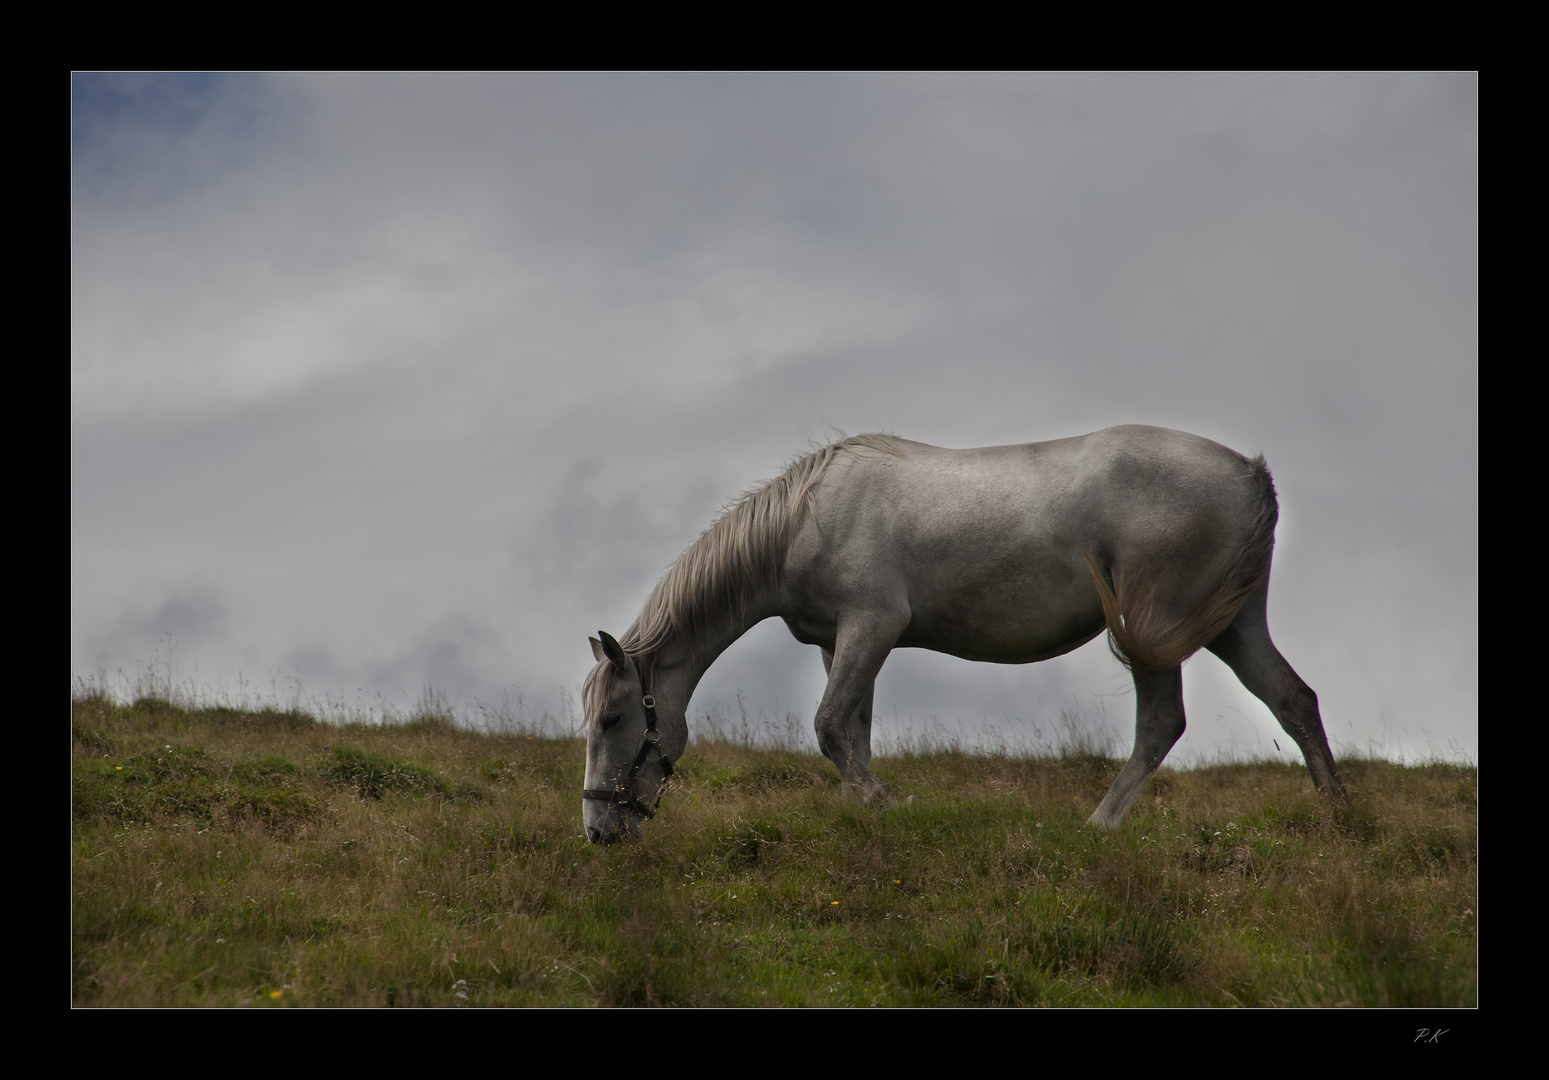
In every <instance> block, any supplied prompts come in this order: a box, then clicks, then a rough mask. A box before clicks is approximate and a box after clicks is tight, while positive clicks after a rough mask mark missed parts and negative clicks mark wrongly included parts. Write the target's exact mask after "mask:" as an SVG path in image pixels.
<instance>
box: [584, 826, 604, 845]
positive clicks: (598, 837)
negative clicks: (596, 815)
mask: <svg viewBox="0 0 1549 1080" xmlns="http://www.w3.org/2000/svg"><path fill="white" fill-rule="evenodd" d="M586 838H587V839H588V840H590V841H591V842H592V843H594V844H600V843H602V830H601V829H597V828H593V827H592V826H590V825H588V826H587V827H586Z"/></svg>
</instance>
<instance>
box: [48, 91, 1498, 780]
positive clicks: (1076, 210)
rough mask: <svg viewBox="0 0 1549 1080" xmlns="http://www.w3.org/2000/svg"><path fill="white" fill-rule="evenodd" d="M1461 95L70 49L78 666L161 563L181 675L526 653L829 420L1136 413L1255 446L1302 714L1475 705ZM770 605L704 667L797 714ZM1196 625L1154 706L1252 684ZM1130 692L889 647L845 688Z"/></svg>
mask: <svg viewBox="0 0 1549 1080" xmlns="http://www.w3.org/2000/svg"><path fill="white" fill-rule="evenodd" d="M1477 142H1478V121H1477V78H1475V77H1473V76H1457V75H1442V76H1411V75H1405V76H1294V75H1290V76H1217V75H1207V76H1078V77H1070V76H1043V77H1026V78H1023V77H1010V78H999V77H994V78H990V77H977V76H975V77H921V78H914V77H875V76H817V77H807V76H749V77H739V76H684V77H671V76H649V75H648V76H559V77H554V76H526V77H510V78H506V77H488V78H486V77H420V76H369V77H356V76H349V77H282V78H273V77H240V78H198V79H191V78H183V77H180V78H174V79H163V78H156V77H150V78H146V77H136V78H132V79H120V78H118V77H91V78H86V79H79V78H78V79H77V81H76V84H75V100H74V104H73V112H72V152H73V159H72V204H71V214H72V240H71V244H72V263H71V320H72V326H71V420H72V431H71V440H72V465H71V469H72V472H71V480H72V486H71V500H72V501H71V509H72V616H71V626H72V630H71V634H72V645H71V650H72V652H71V656H72V661H71V662H72V667H73V668H75V669H77V670H79V669H81V668H84V667H88V666H91V667H99V666H106V667H109V668H111V667H112V666H114V664H115V663H117V662H118V661H115V660H113V659H112V656H113V654H114V652H115V650H119V651H122V650H124V649H129V648H130V647H131V646H130V645H129V644H127V642H128V639H127V638H122V635H121V634H120V633H119V631H118V630H113V629H112V628H115V627H124V626H127V625H129V623H130V622H133V620H134V619H135V618H139V617H140V616H138V615H135V614H134V613H135V612H141V613H143V612H145V611H147V610H154V606H155V603H158V602H160V601H156V600H153V599H147V598H148V597H157V596H170V595H173V593H174V592H175V591H176V590H177V589H180V588H186V587H187V583H188V582H194V581H197V582H205V583H214V584H211V585H209V586H208V587H210V588H212V589H215V590H217V591H218V595H219V597H220V604H221V608H220V610H221V612H222V616H221V620H220V621H219V622H218V623H216V622H211V623H208V624H200V623H199V622H198V620H197V619H195V620H192V621H189V622H188V623H187V624H186V625H187V629H185V630H180V631H179V634H180V635H181V637H180V640H181V641H182V644H181V645H180V648H181V649H183V650H184V653H185V655H188V656H189V657H191V658H192V657H194V656H197V659H198V662H199V664H200V670H201V671H202V672H204V673H205V674H206V675H207V676H208V677H209V678H211V679H216V680H220V679H226V680H231V679H233V678H234V673H235V671H236V670H237V669H238V667H239V665H240V666H243V667H245V668H246V669H248V670H251V668H252V666H253V663H254V662H257V663H261V664H264V665H270V666H281V665H284V664H287V663H291V664H294V665H296V666H298V667H306V668H307V669H308V670H307V671H306V672H304V673H303V677H304V678H305V679H306V680H307V681H308V685H309V686H317V685H318V683H319V682H321V683H324V684H325V686H318V689H320V690H321V689H324V688H329V689H332V690H337V691H338V692H341V693H353V692H354V691H355V690H356V689H357V688H359V689H364V690H366V691H367V692H369V693H379V694H383V695H390V694H397V693H399V692H400V690H403V691H404V692H406V693H411V694H412V693H416V692H417V691H418V689H419V687H421V686H422V685H423V684H424V683H426V682H432V681H433V682H436V683H438V684H445V685H446V686H447V688H448V689H449V690H455V692H457V693H460V694H465V695H467V696H469V697H480V698H483V699H485V700H494V699H498V698H499V696H500V695H501V694H502V693H503V692H505V691H507V690H509V689H511V688H521V689H523V690H525V691H526V692H527V693H528V694H529V695H531V696H532V698H533V699H534V700H535V701H540V702H557V696H556V695H557V691H558V688H559V687H561V686H565V687H573V686H574V684H575V683H576V682H577V681H578V680H579V679H580V677H581V676H582V675H583V674H584V673H585V670H586V668H587V666H588V665H589V655H590V654H589V652H588V651H587V649H586V646H585V636H586V635H587V634H588V633H593V632H595V631H596V630H597V629H599V628H600V627H607V628H610V629H613V630H614V631H615V632H617V631H620V630H622V628H623V627H624V626H625V625H627V623H628V622H629V620H630V619H631V618H632V617H633V615H634V613H635V611H636V610H637V609H638V606H639V604H640V602H641V601H642V600H643V598H644V596H645V593H646V591H647V590H648V589H649V587H650V584H651V582H652V581H653V580H654V578H655V576H656V575H657V574H658V573H659V572H660V571H661V570H662V569H663V568H664V567H665V566H666V565H667V564H668V563H669V562H670V561H671V559H672V558H673V557H675V556H676V554H677V553H678V552H679V551H681V550H682V549H683V547H684V546H686V545H687V544H688V543H689V542H690V541H691V540H692V539H693V537H694V536H695V535H697V533H698V532H699V530H700V529H702V528H703V527H704V526H705V525H706V524H708V522H709V521H710V519H711V518H712V517H713V516H714V514H715V513H716V512H717V510H718V509H719V508H720V506H721V505H722V504H723V503H724V502H725V500H726V499H728V498H730V497H731V496H733V495H735V494H736V493H737V492H739V491H741V490H743V489H745V488H746V487H747V486H749V485H750V484H753V483H755V482H757V481H759V480H762V479H767V478H768V477H770V476H772V475H773V474H774V473H775V471H776V470H777V469H778V467H779V465H780V464H781V462H782V461H784V460H786V459H788V458H789V457H790V456H791V455H793V454H795V453H798V452H800V451H801V450H802V449H803V448H804V447H805V446H806V445H807V444H808V443H809V441H812V440H823V439H825V438H826V437H827V436H828V435H829V434H830V433H831V431H832V430H833V429H835V428H842V429H845V430H848V431H852V432H854V431H861V430H870V429H878V428H882V429H887V430H891V431H894V432H897V433H898V434H901V435H905V436H908V437H910V438H916V439H922V440H925V441H929V442H937V443H941V444H945V445H983V444H989V443H1002V442H1022V441H1029V440H1035V439H1044V438H1055V437H1060V436H1064V435H1071V434H1078V433H1081V432H1084V431H1089V430H1092V429H1095V428H1098V427H1102V426H1105V425H1107V424H1112V423H1126V422H1144V423H1155V424H1162V425H1166V426H1173V427H1180V428H1185V429H1188V430H1193V431H1197V432H1199V433H1200V434H1203V435H1206V436H1208V437H1211V438H1215V439H1218V440H1219V441H1222V442H1225V443H1227V444H1228V445H1232V446H1235V447H1237V448H1239V449H1241V450H1244V451H1247V452H1250V453H1252V452H1257V451H1261V450H1262V451H1263V452H1264V453H1265V454H1266V455H1267V457H1268V459H1269V462H1270V464H1271V466H1272V467H1273V468H1274V470H1275V474H1276V478H1277V482H1278V484H1279V487H1280V491H1281V496H1282V508H1283V510H1282V526H1281V531H1280V543H1279V547H1278V549H1277V552H1278V553H1277V561H1276V568H1275V577H1274V587H1273V589H1272V592H1271V626H1272V628H1273V629H1274V631H1275V633H1276V636H1277V640H1278V641H1279V642H1280V643H1281V645H1282V647H1283V649H1284V650H1285V652H1286V653H1287V655H1288V656H1289V657H1290V659H1291V660H1292V663H1293V664H1296V665H1297V667H1298V668H1299V670H1301V671H1302V673H1303V674H1304V675H1305V676H1306V677H1307V678H1308V680H1309V682H1311V683H1312V684H1313V685H1314V687H1315V688H1316V689H1317V690H1318V691H1319V694H1320V697H1321V699H1322V701H1323V704H1324V707H1325V713H1326V716H1327V717H1328V718H1329V724H1330V728H1331V732H1332V733H1333V734H1334V736H1335V738H1336V739H1340V740H1343V741H1344V742H1346V743H1350V742H1354V743H1357V744H1359V745H1362V746H1364V745H1366V744H1367V743H1368V742H1370V741H1372V740H1374V739H1390V741H1391V738H1392V737H1394V736H1393V735H1392V733H1398V734H1399V735H1402V736H1403V737H1404V738H1406V739H1408V740H1409V742H1407V743H1406V745H1407V746H1411V747H1423V745H1424V743H1425V740H1426V739H1429V740H1430V742H1431V743H1432V744H1434V745H1436V746H1437V747H1438V748H1444V747H1445V746H1446V745H1447V744H1448V742H1449V741H1452V742H1455V743H1456V744H1458V745H1460V746H1462V747H1463V748H1464V750H1465V751H1466V752H1469V753H1477V725H1478V706H1477V686H1478V583H1477V582H1478V579H1477V574H1478V482H1477V475H1478V219H1477V213H1478V209H1477V208H1478V148H1477ZM212 595H215V594H212ZM126 620H128V621H126ZM104 628H109V629H107V630H105V629H104ZM783 634H784V631H783V629H780V628H779V627H778V625H776V626H773V627H770V626H766V627H761V628H759V629H758V630H757V631H755V633H753V634H751V635H749V637H748V638H747V639H745V640H744V641H743V642H741V643H739V645H738V646H737V647H736V648H734V649H733V650H732V651H731V652H729V653H728V654H727V656H726V657H724V658H723V659H722V661H721V662H720V663H719V664H718V665H717V666H716V668H714V669H712V672H711V675H710V678H709V679H708V680H707V682H706V684H705V686H704V688H703V691H702V693H701V701H702V703H703V704H704V705H705V706H706V707H708V706H710V705H712V704H714V703H715V702H721V703H722V704H726V703H730V702H733V701H734V699H735V695H736V692H737V690H738V689H741V690H742V691H743V692H744V694H743V696H744V701H746V702H749V703H751V705H752V707H753V708H754V709H755V711H758V710H762V711H763V712H764V713H766V714H767V715H770V716H778V717H783V714H784V712H786V711H796V712H799V713H802V714H803V715H805V716H806V717H808V718H809V719H810V715H811V710H812V707H813V704H814V703H815V701H816V698H817V696H818V695H819V694H820V693H821V688H822V676H821V665H820V663H819V662H818V660H817V657H816V655H815V651H814V650H811V649H803V648H802V647H800V646H797V645H795V643H793V642H791V641H790V640H789V639H788V637H784V638H782V637H781V635H783ZM105 635H106V636H105ZM115 635H119V636H118V637H115ZM244 657H246V658H248V659H244ZM104 658H107V659H106V660H105V659H104ZM1212 665H1214V667H1212ZM1216 668H1219V665H1218V664H1216V662H1215V661H1214V660H1213V658H1209V657H1202V658H1200V659H1199V660H1196V661H1194V662H1192V663H1191V665H1190V671H1189V674H1188V676H1187V677H1186V680H1185V682H1186V685H1187V686H1188V693H1189V707H1190V716H1191V727H1190V732H1189V735H1188V736H1186V738H1185V743H1184V744H1183V746H1181V747H1180V750H1181V751H1182V752H1183V753H1184V754H1194V755H1195V756H1209V755H1210V754H1213V753H1216V752H1218V751H1220V750H1221V748H1223V747H1230V746H1233V745H1236V746H1239V747H1248V748H1256V744H1255V742H1254V739H1255V738H1256V734H1255V733H1260V734H1262V736H1263V738H1264V739H1265V740H1267V739H1268V738H1269V737H1270V736H1271V735H1273V734H1274V733H1275V729H1274V727H1273V723H1272V721H1270V720H1269V718H1268V716H1267V713H1265V712H1264V711H1263V709H1262V707H1261V706H1259V705H1258V704H1257V702H1255V701H1253V700H1252V699H1251V698H1248V697H1247V695H1246V694H1245V693H1244V692H1243V691H1241V688H1240V687H1236V686H1235V683H1233V682H1232V681H1231V680H1230V676H1229V675H1226V676H1225V677H1224V678H1222V677H1221V675H1222V672H1221V671H1216V670H1215V669H1216ZM1222 670H1223V671H1224V669H1222ZM1115 693H1117V694H1119V695H1120V697H1119V698H1111V697H1108V696H1105V695H1112V694H1115ZM1123 693H1124V680H1123V677H1122V672H1120V671H1119V670H1118V669H1117V667H1116V665H1114V664H1113V662H1112V661H1111V660H1110V659H1108V658H1107V656H1106V653H1105V652H1104V651H1103V650H1102V648H1101V646H1100V643H1098V644H1096V645H1094V646H1088V647H1087V648H1086V649H1083V650H1081V651H1079V652H1078V653H1077V654H1074V655H1072V656H1071V657H1068V658H1064V659H1062V660H1059V661H1054V662H1050V663H1047V664H1043V665H1037V666H1035V667H1032V668H1027V669H999V668H993V667H989V668H987V667H983V666H978V665H968V664H962V663H960V662H956V661H950V660H947V659H945V658H938V657H917V656H911V655H910V654H908V653H900V654H898V655H896V656H895V657H894V658H893V659H891V660H890V661H889V664H888V666H887V668H886V669H885V670H884V674H883V677H882V682H881V684H880V685H879V700H878V711H879V713H881V714H882V715H883V717H884V718H887V717H891V716H892V715H893V713H894V709H895V707H896V709H897V710H898V715H899V716H900V717H902V718H907V717H910V716H913V717H927V716H936V717H938V718H942V719H944V720H945V719H948V718H951V719H953V720H955V719H957V718H961V719H962V720H963V721H964V722H965V723H969V724H973V723H979V722H983V721H986V720H994V721H995V722H997V723H1000V722H1003V721H1004V720H1005V718H1006V717H1019V718H1021V719H1022V720H1024V721H1029V722H1030V721H1031V718H1032V715H1033V713H1034V712H1035V711H1039V710H1041V711H1040V712H1039V715H1040V716H1041V717H1043V721H1044V722H1048V723H1054V722H1057V720H1058V715H1059V713H1060V711H1061V710H1064V709H1066V708H1067V704H1066V703H1067V701H1073V702H1075V705H1073V706H1069V707H1072V708H1078V709H1086V710H1087V711H1088V713H1095V712H1096V711H1098V709H1099V707H1100V706H1101V707H1103V708H1106V709H1107V712H1108V715H1109V718H1110V720H1113V722H1114V723H1116V724H1120V723H1122V722H1123V721H1122V720H1121V719H1119V718H1121V717H1122V715H1123V714H1124V712H1125V711H1126V710H1127V709H1128V707H1129V706H1128V704H1127V701H1126V700H1123V698H1122V695H1123ZM889 698H890V699H889ZM885 699H886V700H885ZM1104 703H1106V704H1104ZM545 707H547V706H545ZM554 707H555V708H556V709H557V708H558V706H557V704H555V705H554ZM1218 718H1219V719H1218ZM1422 732H1423V733H1425V734H1424V735H1422ZM1267 745H1268V744H1267V742H1266V743H1265V746H1266V747H1267Z"/></svg>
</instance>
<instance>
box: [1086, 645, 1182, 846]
mask: <svg viewBox="0 0 1549 1080" xmlns="http://www.w3.org/2000/svg"><path fill="white" fill-rule="evenodd" d="M1183 728H1184V719H1183V669H1182V667H1181V666H1179V667H1170V668H1164V669H1163V670H1161V671H1147V672H1139V671H1137V672H1135V749H1134V750H1133V751H1132V752H1131V753H1130V756H1129V760H1128V761H1127V762H1125V763H1124V768H1122V769H1120V770H1119V775H1118V777H1117V778H1115V780H1114V781H1113V786H1112V787H1110V788H1109V789H1108V794H1106V795H1104V796H1103V801H1102V802H1101V803H1099V804H1098V807H1097V809H1096V810H1094V811H1093V812H1092V816H1091V817H1090V818H1088V819H1087V820H1088V821H1089V822H1090V823H1091V824H1093V825H1106V826H1108V828H1110V829H1116V828H1118V827H1119V822H1121V821H1123V820H1124V815H1125V814H1127V813H1129V808H1130V807H1131V806H1132V805H1134V802H1135V799H1136V797H1137V796H1139V794H1140V789H1141V788H1143V787H1145V786H1146V781H1148V780H1150V779H1151V774H1152V773H1154V772H1156V769H1157V766H1159V765H1161V763H1162V759H1163V758H1164V757H1166V756H1167V751H1169V750H1171V749H1172V748H1173V744H1174V743H1176V742H1177V741H1178V739H1179V738H1180V737H1181V736H1182V735H1183Z"/></svg>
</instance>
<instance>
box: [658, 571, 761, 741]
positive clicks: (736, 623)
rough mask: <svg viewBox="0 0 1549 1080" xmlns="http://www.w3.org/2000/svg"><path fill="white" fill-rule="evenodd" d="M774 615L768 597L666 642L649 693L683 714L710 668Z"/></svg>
mask: <svg viewBox="0 0 1549 1080" xmlns="http://www.w3.org/2000/svg"><path fill="white" fill-rule="evenodd" d="M776 614H778V612H776V611H775V610H774V607H773V602H772V598H771V600H770V602H767V603H750V604H748V605H746V607H745V608H744V609H743V610H741V611H737V612H728V613H726V614H725V615H723V616H721V617H720V618H717V619H713V620H710V621H709V623H708V624H707V625H706V626H704V627H703V628H702V629H701V631H700V633H698V634H696V635H695V636H694V637H693V638H692V639H683V638H680V639H678V640H675V641H671V642H669V643H668V644H667V645H665V646H663V648H662V650H661V652H660V653H659V654H658V660H657V663H658V672H659V674H658V678H657V680H656V686H655V687H653V693H658V694H659V696H661V697H662V699H663V701H664V702H668V701H670V702H671V703H672V704H673V705H675V706H677V708H679V709H681V710H683V712H684V713H687V711H688V702H689V698H691V697H693V695H694V689H695V687H697V686H698V685H699V680H700V679H702V678H704V676H705V672H706V671H708V670H710V665H711V664H713V663H715V661H716V659H717V658H718V657H719V656H720V655H721V654H722V653H723V652H725V651H726V650H727V649H729V648H730V647H731V646H732V644H733V643H735V642H736V640H737V639H738V638H740V637H741V636H742V635H743V634H746V633H747V632H748V631H749V630H751V629H753V627H754V626H756V625H758V624H759V623H761V622H763V621H764V620H765V619H767V618H769V617H771V616H773V615H776ZM657 687H659V688H660V689H659V690H657V689H656V688H657Z"/></svg>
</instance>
